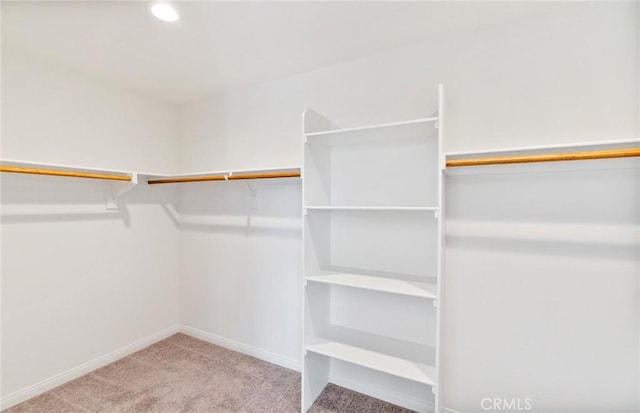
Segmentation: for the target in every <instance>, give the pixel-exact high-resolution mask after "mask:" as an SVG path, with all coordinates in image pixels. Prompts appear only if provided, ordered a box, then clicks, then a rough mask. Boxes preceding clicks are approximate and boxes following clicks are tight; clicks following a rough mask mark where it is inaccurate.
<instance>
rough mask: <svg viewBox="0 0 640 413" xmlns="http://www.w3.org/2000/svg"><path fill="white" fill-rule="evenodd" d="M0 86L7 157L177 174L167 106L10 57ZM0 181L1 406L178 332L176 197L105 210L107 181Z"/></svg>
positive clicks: (129, 201)
mask: <svg viewBox="0 0 640 413" xmlns="http://www.w3.org/2000/svg"><path fill="white" fill-rule="evenodd" d="M2 84H3V91H2V92H3V93H2V104H3V105H2V106H3V123H2V157H3V158H17V159H22V160H30V161H44V162H51V163H71V164H76V165H81V166H90V167H103V168H117V169H125V170H140V169H142V170H145V169H147V168H148V169H151V170H172V169H173V168H175V165H176V160H177V157H176V152H177V139H175V137H176V133H177V130H176V127H177V122H176V112H175V108H174V107H173V106H170V105H166V104H164V103H161V102H156V101H154V100H151V99H148V98H146V97H144V96H139V95H136V94H135V93H132V92H129V91H127V90H124V89H121V88H118V87H117V86H115V85H110V84H106V83H104V82H102V81H100V80H94V79H90V78H86V77H84V76H82V75H80V74H78V73H73V72H70V71H68V70H66V69H64V68H60V67H56V66H54V65H51V64H46V63H41V62H37V61H35V60H33V59H25V58H22V57H20V56H17V55H13V54H11V53H6V54H3V59H2ZM1 179H2V180H1V184H2V192H1V195H2V215H1V219H2V221H1V223H2V229H1V236H2V250H1V251H0V253H1V255H2V266H1V271H2V397H3V399H4V401H5V402H7V400H8V402H10V403H15V402H16V401H21V399H22V398H23V396H33V395H34V392H35V393H37V392H38V391H42V390H45V389H46V387H47V386H48V384H47V383H49V384H51V383H54V384H59V382H56V381H55V380H54V381H53V382H51V381H50V382H47V380H50V379H52V378H55V377H59V375H61V374H62V375H63V376H62V377H67V378H69V377H71V376H69V375H66V376H65V373H69V372H70V371H71V370H73V369H75V368H78V367H82V366H87V364H86V363H89V365H91V363H92V362H94V361H95V360H97V359H100V358H101V357H104V356H105V355H108V354H110V353H112V352H114V351H119V350H121V349H122V348H123V347H126V346H129V345H131V344H132V343H135V342H136V341H138V340H141V339H145V338H147V337H149V336H153V335H154V334H156V333H158V332H160V331H165V330H166V329H167V328H170V327H173V326H175V325H177V323H178V277H177V274H178V236H177V229H176V226H175V224H174V222H173V221H172V219H171V217H170V216H169V215H168V214H167V213H166V212H165V209H164V208H163V204H165V203H170V202H171V200H172V196H173V195H172V191H167V190H166V189H165V190H161V189H154V188H152V187H146V185H145V186H143V185H140V186H139V187H137V188H135V189H133V190H132V191H130V192H129V193H127V194H126V195H125V196H124V197H123V198H121V199H120V207H119V209H118V210H117V211H107V209H106V195H107V191H108V190H109V185H110V184H107V183H105V182H104V181H97V180H85V179H70V178H60V177H45V176H35V175H17V174H3V175H2V177H1ZM100 360H101V359H100ZM33 386H36V387H33ZM6 406H7V405H6V404H5V405H4V406H3V407H6Z"/></svg>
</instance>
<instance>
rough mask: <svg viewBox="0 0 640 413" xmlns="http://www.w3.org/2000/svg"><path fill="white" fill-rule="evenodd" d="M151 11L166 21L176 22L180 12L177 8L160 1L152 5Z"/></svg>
mask: <svg viewBox="0 0 640 413" xmlns="http://www.w3.org/2000/svg"><path fill="white" fill-rule="evenodd" d="M151 13H153V15H154V16H156V17H157V18H159V19H160V20H162V21H165V22H174V21H176V20H178V12H177V11H176V9H174V8H173V7H171V6H170V5H168V4H166V3H158V4H154V5H153V6H151Z"/></svg>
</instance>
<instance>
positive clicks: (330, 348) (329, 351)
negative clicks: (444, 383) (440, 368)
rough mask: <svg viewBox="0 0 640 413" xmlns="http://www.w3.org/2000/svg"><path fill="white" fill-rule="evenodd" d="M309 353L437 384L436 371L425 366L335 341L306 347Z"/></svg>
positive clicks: (408, 378) (421, 381)
mask: <svg viewBox="0 0 640 413" xmlns="http://www.w3.org/2000/svg"><path fill="white" fill-rule="evenodd" d="M305 349H306V350H307V351H311V352H313V353H317V354H321V355H323V356H327V357H331V358H334V359H336V360H342V361H346V362H348V363H353V364H356V365H359V366H363V367H367V368H370V369H373V370H377V371H380V372H383V373H387V374H391V375H393V376H396V377H401V378H404V379H407V380H412V381H415V382H418V383H423V384H426V385H429V386H433V385H434V384H435V374H434V373H435V370H434V368H433V367H430V366H426V365H424V364H418V363H412V362H410V361H408V360H404V359H401V358H398V357H393V356H387V355H385V354H381V353H376V352H374V351H369V350H365V349H362V348H359V347H353V346H349V345H347V344H342V343H336V342H334V341H324V342H321V343H317V344H311V345H307V346H305Z"/></svg>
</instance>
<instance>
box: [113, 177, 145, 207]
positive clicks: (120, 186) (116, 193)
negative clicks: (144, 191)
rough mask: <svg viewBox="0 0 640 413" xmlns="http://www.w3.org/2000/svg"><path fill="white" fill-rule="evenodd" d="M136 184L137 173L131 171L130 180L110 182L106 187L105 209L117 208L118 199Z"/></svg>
mask: <svg viewBox="0 0 640 413" xmlns="http://www.w3.org/2000/svg"><path fill="white" fill-rule="evenodd" d="M136 185H138V173H137V172H132V173H131V181H127V182H111V183H109V185H108V188H107V210H108V211H113V210H118V199H120V197H121V196H123V195H124V194H126V193H127V192H129V191H131V190H132V189H133V188H135V187H136Z"/></svg>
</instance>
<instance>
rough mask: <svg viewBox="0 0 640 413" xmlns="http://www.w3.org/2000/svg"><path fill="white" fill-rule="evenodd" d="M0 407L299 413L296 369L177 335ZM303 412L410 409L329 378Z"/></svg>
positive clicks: (39, 411)
mask: <svg viewBox="0 0 640 413" xmlns="http://www.w3.org/2000/svg"><path fill="white" fill-rule="evenodd" d="M4 412H5V413H88V412H91V413H93V412H96V413H97V412H101V413H129V412H131V413H138V412H150V413H156V412H157V413H187V412H192V413H205V412H215V413H217V412H220V413H223V412H224V413H227V412H243V413H289V412H291V413H299V412H300V374H299V373H297V372H295V371H292V370H288V369H285V368H283V367H279V366H276V365H273V364H270V363H267V362H265V361H262V360H259V359H256V358H254V357H250V356H247V355H244V354H241V353H237V352H234V351H231V350H227V349H225V348H222V347H219V346H216V345H213V344H209V343H206V342H204V341H201V340H198V339H195V338H193V337H190V336H187V335H185V334H176V335H173V336H171V337H169V338H167V339H166V340H163V341H160V342H158V343H156V344H154V345H152V346H149V347H147V348H145V349H142V350H140V351H138V352H136V353H134V354H132V355H130V356H128V357H125V358H123V359H121V360H118V361H116V362H114V363H112V364H109V365H107V366H105V367H102V368H100V369H98V370H95V371H94V372H92V373H89V374H87V375H85V376H82V377H80V378H78V379H76V380H73V381H71V382H69V383H66V384H64V385H62V386H60V387H57V388H55V389H53V390H51V391H49V392H47V393H44V394H42V395H40V396H38V397H35V398H33V399H31V400H28V401H26V402H24V403H22V404H19V405H17V406H14V407H12V408H10V409H8V410H5V411H4ZM309 412H310V413H350V412H353V413H355V412H358V413H364V412H367V413H372V412H388V413H407V412H409V410H406V409H403V408H400V407H398V406H394V405H392V404H389V403H386V402H383V401H381V400H378V399H374V398H372V397H368V396H364V395H362V394H359V393H355V392H352V391H350V390H347V389H344V388H341V387H338V386H335V385H332V384H330V385H328V386H327V387H326V388H325V390H324V391H323V393H322V394H321V395H320V397H319V398H318V400H317V401H316V403H315V404H314V405H313V406H312V407H311V409H310V411H309Z"/></svg>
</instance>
